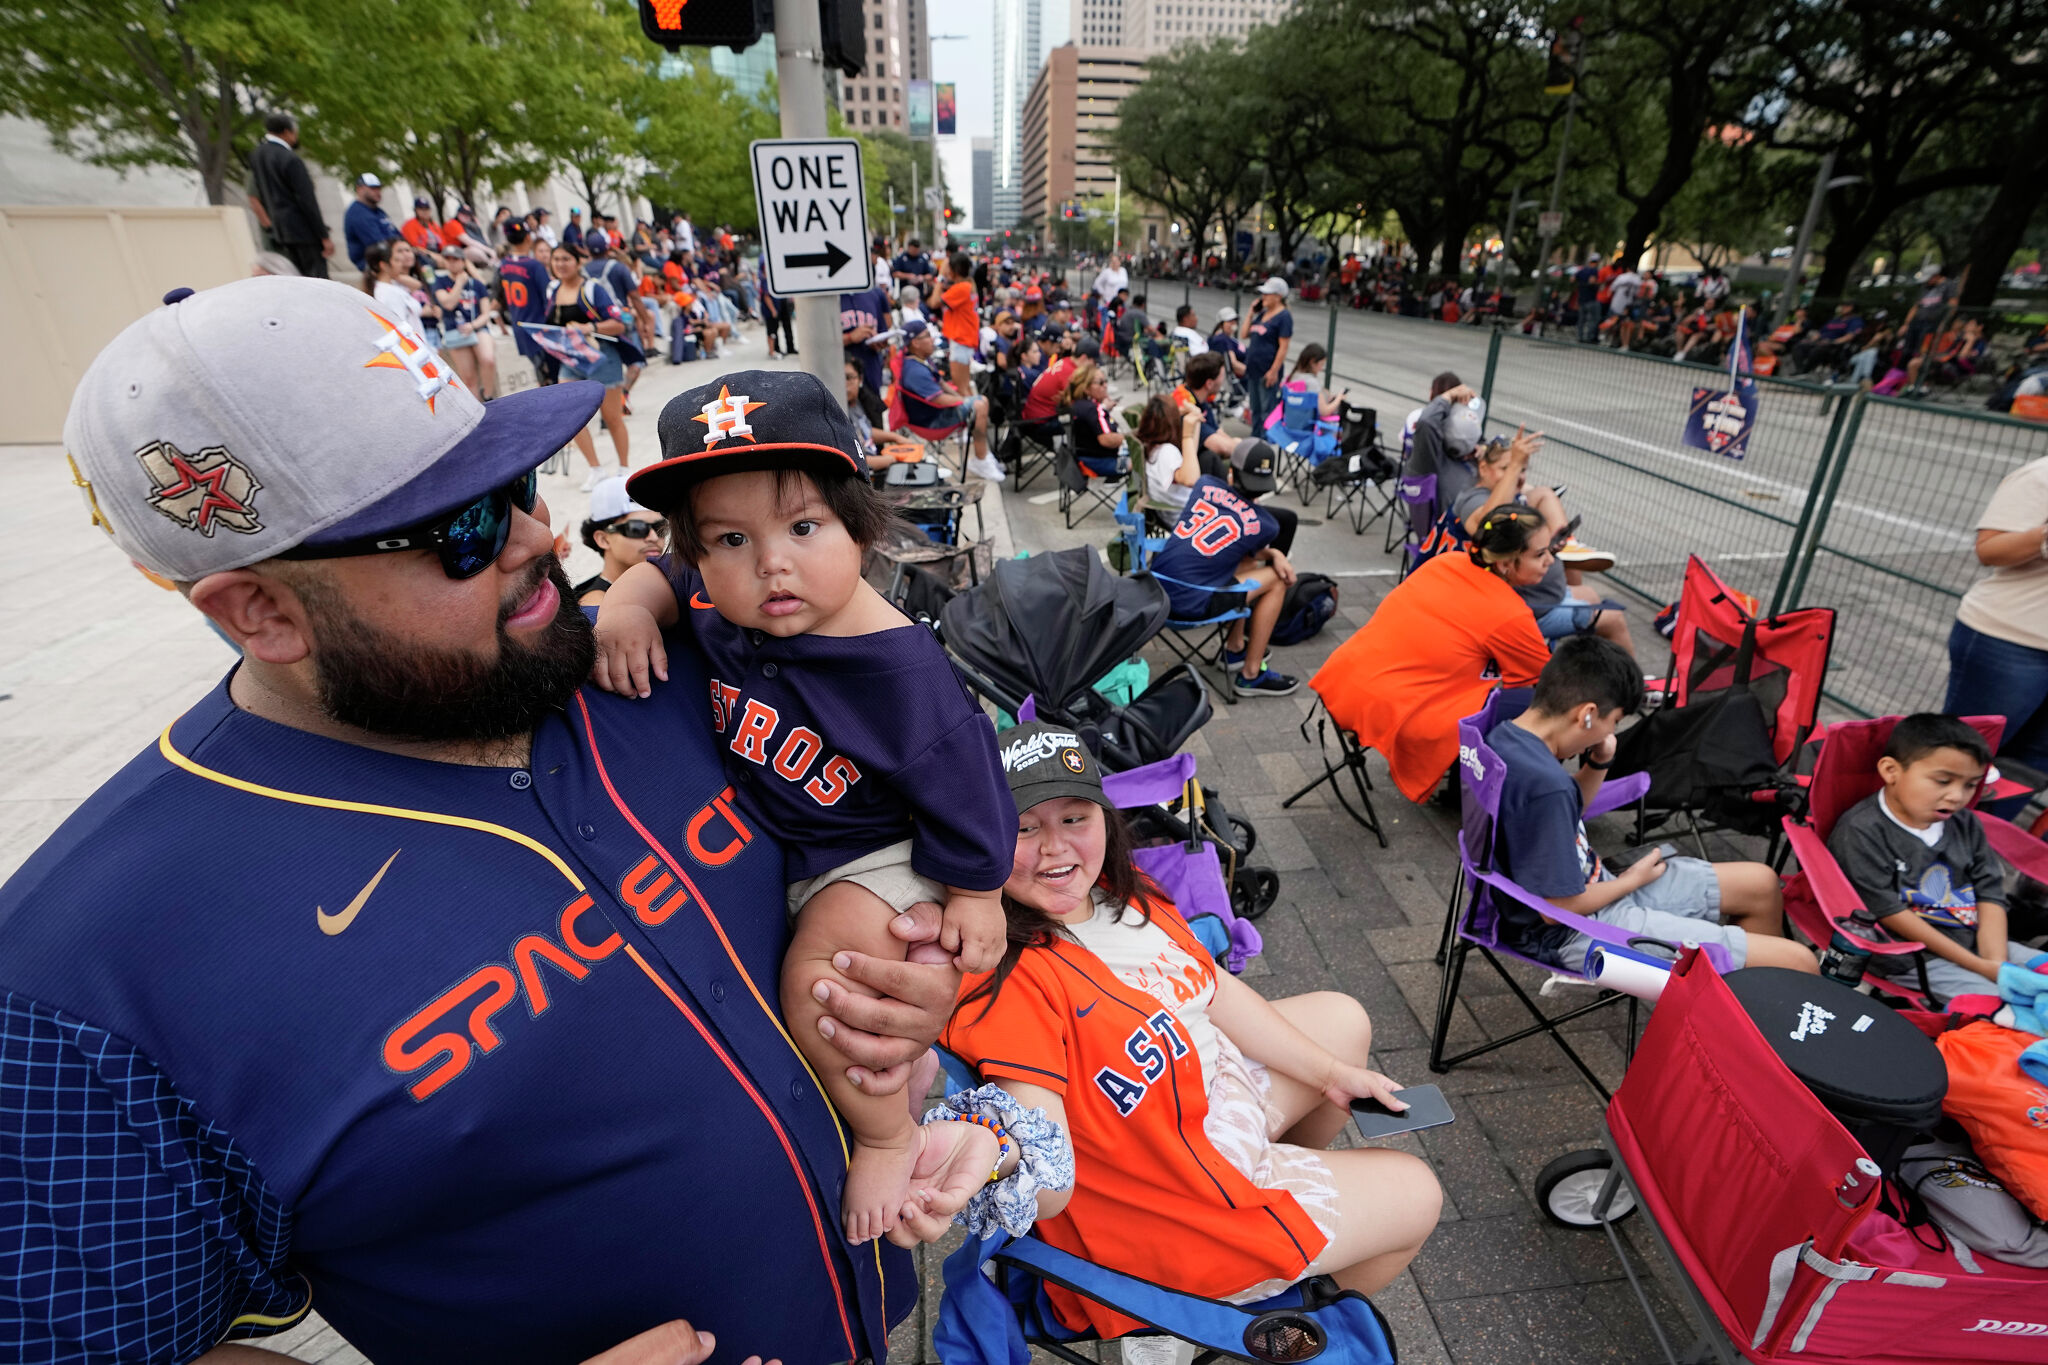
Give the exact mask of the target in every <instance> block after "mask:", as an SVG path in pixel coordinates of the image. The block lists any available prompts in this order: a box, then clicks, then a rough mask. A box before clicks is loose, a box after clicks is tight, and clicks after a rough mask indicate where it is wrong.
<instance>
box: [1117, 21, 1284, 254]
mask: <svg viewBox="0 0 2048 1365" xmlns="http://www.w3.org/2000/svg"><path fill="white" fill-rule="evenodd" d="M1245 80H1246V71H1245V68H1244V64H1243V61H1242V59H1241V55H1240V53H1239V52H1238V51H1237V49H1236V47H1235V45H1234V44H1231V43H1229V42H1227V41H1221V40H1219V41H1216V42H1212V43H1209V44H1203V45H1195V46H1189V47H1185V48H1181V49H1178V50H1177V51H1176V52H1175V53H1174V54H1173V55H1172V56H1169V57H1156V58H1154V59H1153V60H1152V61H1151V62H1150V63H1148V72H1147V78H1146V81H1145V83H1144V84H1143V85H1140V86H1139V87H1138V88H1137V89H1136V90H1133V91H1132V92H1131V93H1130V94H1128V95H1126V96H1125V97H1124V102H1123V103H1122V104H1121V105H1120V106H1118V109H1117V126H1116V128H1115V129H1114V130H1113V131H1112V132H1111V133H1110V135H1109V145H1110V149H1111V153H1112V156H1113V157H1114V159H1115V163H1116V165H1117V167H1118V169H1120V170H1121V171H1122V172H1123V173H1124V183H1125V185H1126V187H1127V188H1128V189H1129V190H1130V191H1131V193H1132V194H1133V195H1135V196H1137V197H1139V198H1142V199H1145V200H1148V201H1150V202H1151V203H1154V204H1157V205H1159V206H1160V207H1161V208H1163V209H1165V210H1166V211H1167V212H1169V213H1171V214H1173V215H1174V216H1175V217H1176V218H1179V219H1181V220H1182V221H1183V225H1184V227H1185V228H1186V232H1187V240H1188V241H1189V242H1191V243H1193V244H1195V245H1196V246H1197V247H1199V246H1200V244H1201V243H1202V242H1203V241H1205V240H1206V239H1207V237H1208V231H1209V226H1210V224H1212V223H1215V224H1219V225H1220V226H1221V227H1222V229H1223V233H1224V236H1225V237H1226V238H1231V239H1233V240H1231V242H1230V245H1229V253H1230V255H1231V258H1232V259H1233V260H1235V259H1236V253H1237V247H1236V242H1235V240H1234V238H1235V234H1234V233H1232V232H1231V231H1230V228H1231V227H1232V226H1233V225H1234V224H1235V223H1236V221H1237V219H1238V218H1239V217H1240V216H1241V215H1242V212H1243V209H1244V207H1245V206H1246V205H1247V204H1248V203H1249V202H1250V201H1251V200H1253V199H1255V198H1256V197H1257V195H1258V181H1257V176H1256V175H1255V174H1254V172H1253V169H1252V167H1253V163H1254V160H1255V159H1256V155H1257V147H1256V144H1255V141H1254V140H1253V139H1252V138H1249V137H1246V136H1244V128H1245V126H1246V125H1245V122H1244V119H1243V115H1244V112H1245V111H1244V109H1243V107H1242V101H1241V99H1240V95H1241V92H1242V90H1243V88H1244V85H1245Z"/></svg>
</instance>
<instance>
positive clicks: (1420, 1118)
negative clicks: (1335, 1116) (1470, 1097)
mask: <svg viewBox="0 0 2048 1365" xmlns="http://www.w3.org/2000/svg"><path fill="white" fill-rule="evenodd" d="M1395 1094H1396V1095H1397V1096H1398V1097H1399V1099H1400V1100H1401V1102H1402V1103H1404V1104H1406V1105H1407V1106H1408V1107H1407V1108H1406V1109H1402V1110H1393V1109H1389V1108H1387V1107H1386V1106H1385V1105H1384V1104H1381V1103H1380V1102H1379V1101H1378V1100H1376V1099H1373V1098H1372V1097H1370V1096H1366V1097H1364V1098H1362V1099H1355V1100H1353V1101H1351V1115H1352V1117H1353V1118H1355V1119H1357V1120H1358V1131H1359V1133H1360V1134H1361V1135H1362V1136H1364V1137H1368V1138H1384V1137H1392V1136H1394V1134H1396V1133H1412V1132H1414V1131H1416V1130H1417V1129H1419V1128H1438V1127H1441V1126H1442V1125H1444V1124H1446V1123H1449V1122H1451V1121H1452V1120H1453V1119H1455V1118H1456V1117H1457V1115H1455V1114H1453V1113H1452V1112H1451V1105H1450V1102H1449V1101H1448V1100H1446V1099H1445V1098H1444V1092H1443V1091H1442V1090H1440V1089H1439V1088H1437V1087H1436V1086H1433V1085H1410V1086H1405V1087H1403V1088H1402V1089H1401V1090H1398V1091H1396V1092H1395Z"/></svg>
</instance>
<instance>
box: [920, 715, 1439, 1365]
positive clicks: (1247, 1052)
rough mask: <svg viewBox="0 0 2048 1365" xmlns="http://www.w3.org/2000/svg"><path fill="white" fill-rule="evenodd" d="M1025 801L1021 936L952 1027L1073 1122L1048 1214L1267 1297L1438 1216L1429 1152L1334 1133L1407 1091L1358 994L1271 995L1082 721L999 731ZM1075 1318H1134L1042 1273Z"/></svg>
mask: <svg viewBox="0 0 2048 1365" xmlns="http://www.w3.org/2000/svg"><path fill="white" fill-rule="evenodd" d="M1001 753H1002V758H1003V767H1004V770H1005V772H1006V774H1007V775H1008V777H1009V783H1010V794H1011V796H1012V798H1013V799H1014V800H1015V802H1016V804H1017V806H1018V809H1019V812H1020V814H1019V816H1018V824H1017V853H1016V861H1015V863H1014V864H1013V866H1012V868H1011V871H1010V879H1009V881H1008V882H1007V883H1006V884H1005V886H1004V888H1003V892H1004V895H1003V911H1004V915H1005V917H1006V919H1007V920H1008V924H1009V947H1008V948H1007V950H1006V951H1005V953H1004V956H1003V960H1002V962H1001V964H1000V965H998V966H997V968H996V969H995V971H994V972H992V973H982V974H979V975H975V976H970V977H968V978H966V979H965V980H963V981H962V982H961V996H960V1003H959V1005H958V1007H957V1008H956V1009H955V1010H954V1013H953V1018H952V1021H951V1022H950V1023H949V1024H948V1025H947V1027H946V1031H945V1032H944V1033H943V1034H942V1035H941V1036H940V1040H939V1041H940V1043H941V1044H942V1045H943V1046H945V1047H947V1048H949V1049H951V1050H952V1051H953V1052H955V1053H956V1054H958V1055H959V1056H960V1057H961V1058H962V1059H963V1060H965V1061H966V1062H967V1063H968V1064H969V1065H971V1066H973V1067H974V1068H975V1069H976V1071H977V1072H978V1073H979V1075H980V1077H981V1079H982V1080H983V1081H984V1082H986V1083H989V1084H993V1085H995V1086H997V1087H999V1088H1001V1089H1002V1090H1003V1091H1005V1092H1006V1093H1008V1094H1009V1095H1010V1096H1012V1097H1013V1098H1014V1099H1015V1100H1016V1101H1017V1102H1018V1103H1020V1104H1022V1105H1025V1106H1027V1107H1035V1108H1041V1109H1043V1110H1044V1112H1045V1116H1046V1117H1047V1118H1049V1119H1050V1120H1052V1122H1054V1123H1056V1124H1058V1125H1059V1126H1060V1127H1061V1128H1063V1129H1064V1130H1065V1131H1066V1134H1067V1136H1068V1139H1069V1141H1070V1143H1071V1148H1072V1152H1073V1158H1074V1164H1073V1173H1074V1175H1073V1183H1072V1185H1071V1187H1070V1188H1068V1189H1053V1188H1041V1189H1040V1190H1039V1191H1038V1194H1037V1223H1036V1226H1035V1229H1034V1231H1035V1232H1036V1235H1038V1236H1039V1237H1041V1238H1043V1239H1044V1240H1045V1241H1046V1242H1048V1243H1050V1244H1051V1245H1053V1246H1056V1247H1059V1248H1061V1249H1062V1250H1065V1251H1069V1252H1072V1253H1074V1254H1075V1255H1078V1256H1082V1257H1085V1258H1086V1259H1088V1260H1090V1261H1092V1262H1094V1263H1096V1264H1098V1265H1103V1266H1108V1267H1110V1268H1112V1269H1116V1270H1120V1271H1123V1272H1125V1273H1126V1274H1131V1275H1136V1276H1138V1277H1139V1278H1141V1279H1146V1280H1150V1281H1152V1282H1153V1283H1155V1284H1161V1285H1165V1286H1168V1287H1170V1288H1173V1289H1178V1290H1182V1291H1184V1292H1187V1293H1192V1294H1201V1295H1204V1296H1207V1297H1210V1298H1224V1299H1230V1300H1233V1301H1237V1302H1252V1301H1255V1300H1258V1299H1261V1298H1266V1297H1269V1296H1271V1295H1273V1294H1276V1293H1278V1292H1279V1291H1280V1290H1282V1289H1284V1288H1285V1287H1287V1286H1288V1285H1290V1284H1293V1283H1294V1282H1296V1281H1297V1280H1300V1279H1302V1278H1303V1277H1305V1276H1308V1275H1317V1274H1328V1275H1330V1276H1332V1277H1333V1278H1335V1280H1336V1281H1337V1283H1338V1284H1339V1285H1342V1286H1343V1287H1344V1288H1346V1289H1355V1290H1357V1291H1359V1292H1360V1293H1366V1294H1370V1293H1372V1292H1374V1291H1376V1290H1378V1289H1381V1288H1383V1287H1384V1286H1386V1285H1387V1284H1388V1283H1389V1282H1391V1281H1392V1280H1393V1279H1394V1278H1395V1277H1396V1276H1397V1275H1399V1274H1400V1273H1401V1271H1402V1270H1403V1269H1405V1268H1406V1267H1407V1265H1408V1263H1409V1261H1410V1260H1412V1259H1413V1258H1414V1256H1415V1254H1416V1253H1417V1252H1418V1251H1420V1250H1421V1249H1422V1244H1423V1242H1424V1240H1425V1239H1426V1238H1427V1237H1428V1236H1429V1233H1430V1231H1431V1229H1433V1228H1434V1227H1435V1226H1436V1221H1437V1214H1438V1212H1439V1210H1440V1208H1441V1206H1442V1201H1443V1193H1442V1190H1441V1189H1440V1188H1439V1186H1438V1185H1437V1181H1436V1177H1435V1176H1434V1175H1433V1174H1432V1173H1431V1171H1430V1169H1429V1167H1428V1166H1427V1165H1426V1164H1424V1163H1423V1162H1422V1161H1421V1160H1419V1159H1418V1158H1416V1157H1413V1156H1410V1155H1409V1154H1407V1153H1405V1152H1399V1151H1394V1150H1391V1149H1387V1148H1364V1149H1356V1150H1347V1151H1334V1152H1333V1151H1324V1150H1321V1149H1322V1148H1324V1147H1325V1146H1326V1145H1327V1144H1328V1143H1329V1142H1331V1141H1332V1140H1334V1139H1335V1138H1336V1136H1337V1134H1338V1133H1339V1132H1341V1131H1342V1130H1343V1128H1344V1125H1345V1122H1346V1121H1347V1119H1348V1118H1349V1117H1350V1104H1351V1101H1352V1100H1353V1099H1357V1098H1362V1097H1367V1096H1370V1097H1373V1098H1375V1099H1378V1100H1379V1101H1381V1102H1382V1103H1385V1104H1387V1105H1388V1106H1389V1107H1390V1108H1394V1109H1401V1108H1405V1107H1406V1106H1405V1105H1404V1104H1403V1103H1402V1101H1401V1099H1400V1088H1399V1087H1398V1086H1396V1085H1395V1084H1394V1083H1393V1082H1392V1081H1390V1080H1388V1079H1387V1078H1386V1077H1385V1076H1382V1075H1380V1074H1379V1073H1378V1072H1376V1071H1372V1070H1370V1069H1368V1068H1367V1066H1366V1064H1365V1063H1366V1055H1367V1051H1368V1049H1369V1048H1370V1047H1371V1044H1372V1024H1371V1021H1370V1020H1369V1019H1367V1017H1366V1013H1365V1010H1364V1008H1363V1007H1361V1006H1360V1005H1359V1003H1358V1002H1357V1001H1356V1000H1354V999H1352V998H1351V997H1350V996H1348V995H1340V994H1337V993H1335V992H1327V991H1326V992H1319V993H1316V994H1312V995H1298V996H1294V997H1293V998H1291V999H1287V1000H1279V1001H1271V1002H1269V1001H1267V1000H1266V999H1265V998H1264V997H1263V996H1261V995H1260V994H1259V993H1258V992H1256V991H1254V990H1253V989H1252V988H1251V987H1249V986H1247V985H1245V984H1244V983H1243V982H1241V981H1239V980H1238V979H1237V978H1236V977H1234V976H1231V975H1230V974H1229V973H1227V972H1219V971H1218V970H1217V969H1216V963H1215V960H1214V959H1213V958H1211V957H1210V956H1209V954H1208V952H1207V950H1206V949H1204V948H1203V947H1202V946H1201V944H1200V942H1199V941H1198V940H1197V939H1196V938H1195V936H1194V935H1193V934H1192V933H1191V932H1190V931H1189V929H1188V927H1187V924H1186V923H1185V921H1183V920H1182V919H1181V917H1180V914H1179V913H1178V912H1177V911H1176V910H1175V909H1174V907H1173V906H1172V904H1171V903H1170V902H1168V901H1167V900H1166V898H1165V897H1164V896H1162V895H1161V894H1160V892H1159V888H1158V887H1157V886H1155V885H1153V884H1152V883H1151V882H1150V881H1149V880H1147V879H1146V878H1145V877H1144V875H1143V874H1142V873H1140V872H1139V871H1138V869H1137V868H1136V867H1135V866H1134V865H1133V863H1132V861H1131V853H1132V849H1133V846H1134V842H1135V841H1134V838H1133V835H1132V833H1131V830H1130V826H1129V825H1128V824H1126V823H1125V821H1124V819H1123V817H1122V815H1120V814H1119V813H1118V812H1117V811H1116V810H1115V809H1114V808H1113V807H1111V806H1110V804H1109V801H1108V799H1107V798H1106V797H1105V796H1104V795H1103V791H1102V776H1101V772H1100V770H1099V769H1098V768H1097V767H1096V764H1095V760H1094V758H1093V757H1092V756H1091V755H1090V754H1089V753H1088V750H1087V749H1086V748H1085V747H1083V745H1082V743H1081V741H1080V738H1079V737H1078V736H1077V735H1075V734H1074V733H1073V732H1072V731H1071V730H1064V729H1061V728H1059V727H1056V726H1051V725H1045V724H1041V723H1031V724H1027V725H1021V726H1018V727H1017V728H1015V729H1012V730H1007V731H1005V732H1004V733H1003V735H1002V737H1001ZM1047 1288H1048V1293H1049V1294H1050V1296H1051V1299H1052V1305H1053V1310H1054V1312H1055V1313H1057V1314H1058V1315H1059V1317H1060V1319H1061V1320H1062V1321H1063V1322H1065V1323H1066V1324H1067V1325H1068V1326H1069V1327H1072V1328H1075V1329H1081V1328H1084V1327H1092V1328H1094V1329H1095V1330H1096V1332H1097V1333H1099V1334H1100V1335H1101V1336H1103V1337H1112V1336H1116V1335H1118V1334H1120V1333H1124V1332H1129V1331H1131V1330H1133V1329H1134V1328H1135V1327H1137V1326H1138V1325H1139V1324H1137V1323H1135V1322H1134V1321H1132V1320H1131V1319H1129V1318H1127V1317H1124V1316H1122V1315H1121V1314H1119V1313H1117V1312H1115V1311H1114V1310H1112V1309H1109V1308H1106V1307H1104V1306H1103V1305H1101V1304H1098V1303H1096V1302H1094V1301H1093V1300H1089V1299H1084V1298H1081V1297H1079V1296H1077V1295H1075V1294H1072V1293H1069V1292H1068V1291H1066V1290H1064V1289H1062V1288H1060V1287H1059V1286H1057V1285H1048V1287H1047Z"/></svg>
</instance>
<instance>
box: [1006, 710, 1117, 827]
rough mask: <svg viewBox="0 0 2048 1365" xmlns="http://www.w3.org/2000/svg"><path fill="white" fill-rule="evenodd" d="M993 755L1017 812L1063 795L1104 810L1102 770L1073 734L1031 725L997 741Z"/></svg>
mask: <svg viewBox="0 0 2048 1365" xmlns="http://www.w3.org/2000/svg"><path fill="white" fill-rule="evenodd" d="M996 754H997V756H998V757H999V758H1001V759H1002V761H1003V773H1004V775H1005V776H1006V777H1008V778H1009V780H1010V797H1011V799H1012V800H1014V801H1015V802H1016V803H1017V809H1018V810H1020V811H1023V810H1029V809H1030V808H1031V807H1033V806H1035V805H1037V804H1038V803H1039V802H1041V801H1054V800H1058V799H1059V798H1060V797H1063V796H1070V797H1076V798H1078V799H1080V800H1082V801H1093V802H1094V803H1095V804H1096V805H1098V806H1102V807H1104V808H1105V809H1107V808H1108V806H1109V798H1108V797H1107V796H1104V795H1103V794H1102V769H1101V768H1099V767H1097V766H1096V763H1095V755H1093V754H1091V753H1089V752H1088V746H1087V745H1085V744H1083V743H1082V742H1081V737H1080V736H1079V735H1077V734H1075V733H1074V732H1073V731H1072V730H1069V729H1067V728H1065V727H1064V726H1059V725H1047V724H1045V723H1044V722H1043V721H1031V722H1029V723H1028V724H1024V725H1019V726H1016V727H1014V728H1012V729H1009V730H1005V731H1003V732H1002V733H1001V734H999V735H997V736H996Z"/></svg>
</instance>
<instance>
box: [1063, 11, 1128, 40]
mask: <svg viewBox="0 0 2048 1365" xmlns="http://www.w3.org/2000/svg"><path fill="white" fill-rule="evenodd" d="M1069 3H1070V4H1071V5H1072V6H1073V9H1072V13H1073V21H1072V26H1071V29H1070V33H1071V35H1072V38H1073V43H1074V46H1075V47H1122V46H1123V45H1124V0H1069Z"/></svg>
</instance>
